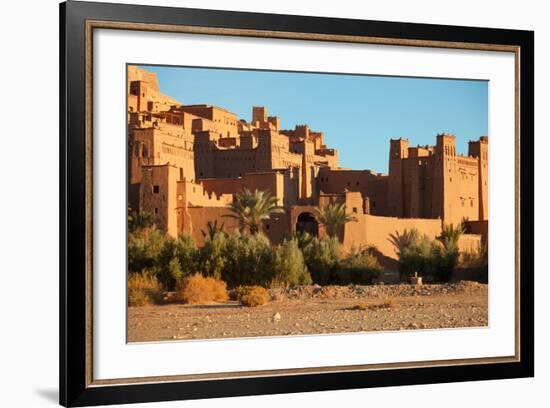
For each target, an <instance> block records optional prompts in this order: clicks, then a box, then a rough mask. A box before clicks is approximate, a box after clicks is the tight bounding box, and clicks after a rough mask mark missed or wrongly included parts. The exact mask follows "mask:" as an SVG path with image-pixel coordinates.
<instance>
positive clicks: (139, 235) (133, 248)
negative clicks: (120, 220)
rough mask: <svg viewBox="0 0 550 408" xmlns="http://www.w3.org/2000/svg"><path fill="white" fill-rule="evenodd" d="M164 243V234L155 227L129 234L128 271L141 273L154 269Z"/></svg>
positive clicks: (140, 229)
mask: <svg viewBox="0 0 550 408" xmlns="http://www.w3.org/2000/svg"><path fill="white" fill-rule="evenodd" d="M164 243H165V237H164V234H163V233H162V232H161V231H160V230H158V229H157V228H156V227H155V226H152V227H147V228H139V229H136V230H134V231H132V232H129V233H128V271H129V272H141V271H142V270H144V269H151V268H155V267H156V266H157V263H158V257H159V255H160V252H161V250H162V248H163V246H164Z"/></svg>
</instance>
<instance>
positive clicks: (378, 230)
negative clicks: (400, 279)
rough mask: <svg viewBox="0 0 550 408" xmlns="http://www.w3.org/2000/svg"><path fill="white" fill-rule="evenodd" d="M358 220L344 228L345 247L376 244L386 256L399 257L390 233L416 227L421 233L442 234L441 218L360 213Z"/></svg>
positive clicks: (428, 234)
mask: <svg viewBox="0 0 550 408" xmlns="http://www.w3.org/2000/svg"><path fill="white" fill-rule="evenodd" d="M357 218H358V222H350V223H348V224H346V227H345V230H344V242H343V245H344V248H345V249H346V250H351V248H353V247H355V248H361V247H365V246H366V245H374V246H375V247H376V248H377V250H378V251H379V252H380V253H381V254H383V255H384V256H386V257H389V258H393V259H397V256H396V253H395V248H394V246H393V244H392V243H391V242H390V241H389V239H388V238H389V236H390V234H394V233H395V232H396V231H398V232H399V233H402V232H403V231H404V230H405V229H407V230H410V229H412V228H416V229H417V230H418V231H419V232H420V233H421V234H426V235H427V236H428V237H430V239H435V238H436V237H437V236H439V235H440V234H441V220H439V219H418V218H416V219H415V218H395V217H382V216H376V215H368V214H360V215H359V216H358V217H357Z"/></svg>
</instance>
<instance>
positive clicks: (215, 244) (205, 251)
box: [199, 233, 229, 278]
mask: <svg viewBox="0 0 550 408" xmlns="http://www.w3.org/2000/svg"><path fill="white" fill-rule="evenodd" d="M228 258H229V253H228V251H227V236H226V235H225V234H223V233H215V234H213V235H212V236H209V235H207V236H206V239H205V241H204V246H203V247H202V248H201V249H200V254H199V270H200V271H201V272H202V273H203V275H205V276H213V277H216V278H221V276H222V272H223V270H224V268H225V266H226V265H227V263H228Z"/></svg>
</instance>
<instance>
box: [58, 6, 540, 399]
mask: <svg viewBox="0 0 550 408" xmlns="http://www.w3.org/2000/svg"><path fill="white" fill-rule="evenodd" d="M60 15H61V30H60V33H61V34H60V46H61V61H60V62H61V63H60V66H61V73H60V79H61V81H60V84H61V89H60V94H61V107H60V127H61V135H60V138H61V141H60V146H61V155H60V157H61V163H60V168H61V174H60V183H61V189H60V191H61V200H60V202H61V208H60V213H61V225H60V230H61V245H60V248H61V252H60V261H61V262H60V264H61V271H60V288H61V290H60V319H61V325H60V338H61V342H60V355H61V358H60V370H61V376H60V377H61V380H60V400H61V401H60V402H61V404H63V405H65V406H85V405H98V404H117V403H133V402H147V401H163V400H175V399H194V398H214V397H224V396H238V395H255V394H268V393H290V392H303V391H319V390H336V389H351V388H362V387H378V386H389V385H407V384H421V383H436V382H453V381H469V380H484V379H499V378H517V377H529V376H533V375H534V348H533V342H534V336H533V333H534V327H533V324H534V323H533V314H534V313H533V289H534V280H533V275H534V270H533V268H534V264H533V237H534V233H533V222H534V204H533V197H534V191H533V190H534V187H533V151H534V146H533V132H534V131H533V115H534V107H533V93H534V67H533V60H534V55H533V52H534V34H533V32H529V31H516V30H503V29H488V28H472V27H454V26H438V25H425V24H410V23H395V22H380V21H361V20H350V19H334V18H319V17H305V16H286V15H270V14H256V13H241V12H228V11H212V10H199V9H183V8H164V7H150V6H133V5H120V4H107V3H89V2H75V1H68V2H66V3H62V4H61V7H60Z"/></svg>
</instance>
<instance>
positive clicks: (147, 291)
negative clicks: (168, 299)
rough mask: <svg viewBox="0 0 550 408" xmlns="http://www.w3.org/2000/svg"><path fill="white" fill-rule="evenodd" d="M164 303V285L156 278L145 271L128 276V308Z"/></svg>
mask: <svg viewBox="0 0 550 408" xmlns="http://www.w3.org/2000/svg"><path fill="white" fill-rule="evenodd" d="M161 302H162V285H161V284H160V283H159V281H158V280H157V278H156V276H154V275H152V274H151V273H148V272H146V271H144V272H143V273H130V274H129V276H128V306H145V305H151V304H155V303H161Z"/></svg>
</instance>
